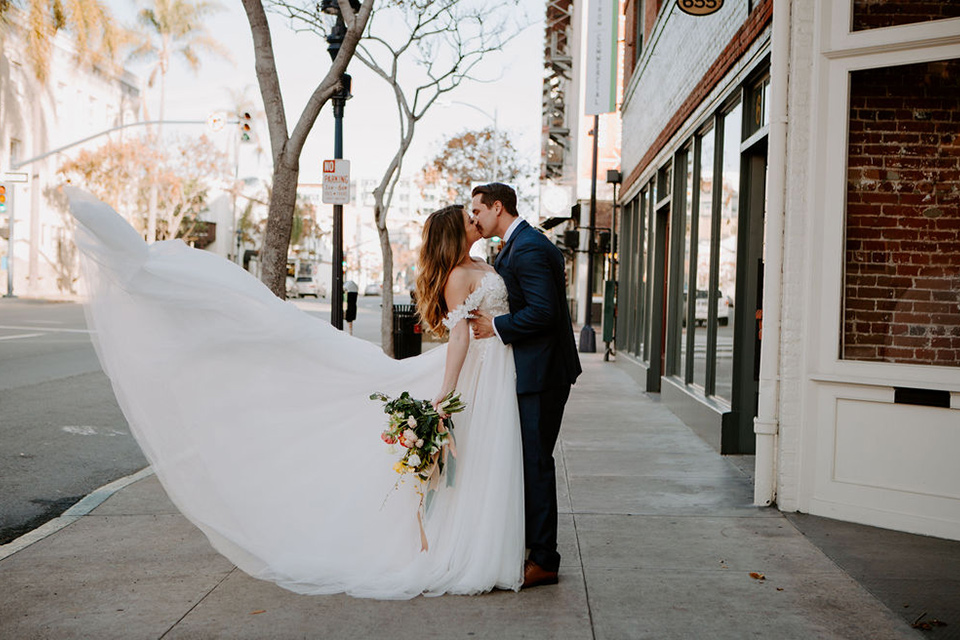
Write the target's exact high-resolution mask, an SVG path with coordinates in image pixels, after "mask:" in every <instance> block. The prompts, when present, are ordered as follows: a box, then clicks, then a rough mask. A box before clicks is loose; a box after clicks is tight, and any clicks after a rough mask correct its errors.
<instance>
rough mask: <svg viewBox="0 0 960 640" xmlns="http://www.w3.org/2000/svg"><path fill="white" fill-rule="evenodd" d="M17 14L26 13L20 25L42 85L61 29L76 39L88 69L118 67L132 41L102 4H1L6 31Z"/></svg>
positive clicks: (96, 0)
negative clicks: (12, 16)
mask: <svg viewBox="0 0 960 640" xmlns="http://www.w3.org/2000/svg"><path fill="white" fill-rule="evenodd" d="M15 10H20V11H22V16H23V17H22V19H21V20H18V22H21V24H22V27H23V30H24V40H25V41H26V42H25V44H26V47H25V48H26V55H27V60H28V61H29V63H30V67H31V69H32V70H33V74H34V76H36V78H37V80H38V81H39V82H40V83H41V84H42V83H44V82H46V80H47V76H48V74H49V72H50V58H51V56H52V54H53V38H54V37H55V36H56V35H57V32H58V31H60V30H61V29H62V30H64V31H66V32H68V33H70V35H71V36H72V38H73V41H74V46H75V47H76V56H77V63H78V64H80V65H82V66H84V67H87V68H93V67H95V66H108V65H109V66H112V65H114V64H115V63H116V61H117V56H118V52H119V51H120V49H121V48H122V47H123V46H124V44H125V43H126V42H127V40H128V38H129V33H128V32H127V31H126V30H125V29H124V28H123V27H121V26H120V25H119V24H117V22H116V20H114V18H113V15H112V14H111V13H110V10H109V8H108V7H107V5H106V4H105V3H104V2H103V1H102V0H69V1H68V2H63V0H25V1H24V2H12V1H11V0H0V22H2V23H3V27H4V28H5V27H6V26H7V23H8V22H9V20H10V14H11V11H15Z"/></svg>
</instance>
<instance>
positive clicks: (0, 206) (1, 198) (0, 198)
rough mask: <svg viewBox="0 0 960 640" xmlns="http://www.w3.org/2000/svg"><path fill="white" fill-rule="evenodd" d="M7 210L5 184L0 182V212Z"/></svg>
mask: <svg viewBox="0 0 960 640" xmlns="http://www.w3.org/2000/svg"><path fill="white" fill-rule="evenodd" d="M6 212H7V185H5V184H0V213H6Z"/></svg>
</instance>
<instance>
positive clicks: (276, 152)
mask: <svg viewBox="0 0 960 640" xmlns="http://www.w3.org/2000/svg"><path fill="white" fill-rule="evenodd" d="M338 5H339V7H340V13H341V15H342V16H343V21H344V24H345V25H346V27H347V31H346V34H345V35H344V37H343V42H342V43H341V45H340V51H339V53H337V58H336V60H334V61H333V64H332V65H330V69H328V70H327V74H326V75H325V76H324V78H323V80H322V81H321V82H320V84H318V85H317V88H316V89H314V91H313V94H312V95H311V96H310V99H309V100H308V101H307V104H306V106H305V107H304V108H303V112H302V113H301V114H300V119H299V120H298V121H297V123H296V125H295V126H294V128H293V131H292V132H291V131H290V130H289V129H288V127H287V116H286V112H285V111H284V105H283V95H282V94H281V91H280V80H279V78H278V77H277V64H276V60H275V59H274V55H273V40H272V38H271V36H270V25H269V24H268V23H267V14H266V12H265V11H264V8H263V2H262V1H261V0H243V8H244V10H245V11H246V12H247V20H248V21H249V22H250V31H251V33H252V34H253V47H254V55H255V56H256V69H257V82H258V83H259V85H260V95H261V96H262V97H263V107H264V110H265V111H266V118H267V131H268V132H269V135H270V151H271V155H272V157H273V193H272V196H271V198H270V208H269V213H268V214H267V229H266V233H265V237H264V242H263V252H262V255H261V265H262V269H263V270H262V273H261V276H260V277H261V279H262V280H263V282H264V284H266V285H267V286H268V287H269V288H270V290H271V291H273V293H274V294H276V295H277V296H279V297H280V298H284V297H286V274H287V250H288V248H289V246H290V233H291V231H292V228H293V212H294V209H295V208H296V205H297V181H298V179H299V177H300V154H301V153H302V151H303V145H304V142H306V139H307V135H308V134H309V133H310V130H311V129H312V128H313V125H314V123H315V122H316V120H317V116H318V115H319V114H320V109H322V108H323V105H325V104H326V103H327V101H328V100H330V98H332V97H333V96H334V95H335V94H336V93H337V92H338V91H340V90H341V88H342V87H341V77H342V76H343V73H344V71H346V69H347V63H348V62H350V59H351V58H352V57H353V55H354V52H355V51H356V49H357V42H358V41H359V40H360V34H362V33H363V31H364V29H365V28H366V26H367V21H368V20H369V19H370V14H371V11H372V10H373V0H364V2H363V4H362V5H361V7H360V10H359V11H357V12H354V10H353V9H352V8H351V6H350V2H348V0H338ZM310 6H311V7H312V9H311V10H312V11H316V6H317V5H316V3H312V2H311V3H310ZM304 11H306V9H304ZM313 19H314V20H317V21H318V22H319V21H320V19H321V18H320V16H319V15H316V14H313Z"/></svg>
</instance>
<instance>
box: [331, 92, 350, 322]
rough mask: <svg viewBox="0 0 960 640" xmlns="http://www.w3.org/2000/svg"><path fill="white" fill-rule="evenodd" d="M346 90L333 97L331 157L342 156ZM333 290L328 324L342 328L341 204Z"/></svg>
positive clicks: (338, 206)
mask: <svg viewBox="0 0 960 640" xmlns="http://www.w3.org/2000/svg"><path fill="white" fill-rule="evenodd" d="M346 94H347V92H346V91H341V92H339V93H338V94H337V95H335V96H334V97H333V126H334V129H333V132H334V134H333V157H334V159H335V160H339V159H341V158H342V157H343V111H344V107H345V106H346V104H347V95H346ZM332 281H333V285H332V289H333V291H331V292H330V324H332V325H333V326H334V327H336V328H337V329H340V330H341V331H342V330H343V205H342V204H335V205H333V278H332Z"/></svg>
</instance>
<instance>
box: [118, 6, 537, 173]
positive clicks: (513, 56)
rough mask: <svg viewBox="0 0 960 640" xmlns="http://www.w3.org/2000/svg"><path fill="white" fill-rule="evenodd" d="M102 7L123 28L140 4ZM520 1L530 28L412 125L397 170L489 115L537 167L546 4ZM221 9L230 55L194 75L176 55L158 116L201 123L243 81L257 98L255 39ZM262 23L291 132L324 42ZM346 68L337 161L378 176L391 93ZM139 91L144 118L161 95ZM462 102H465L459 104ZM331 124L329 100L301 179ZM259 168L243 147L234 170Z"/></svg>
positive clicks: (325, 147) (240, 15) (218, 18)
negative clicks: (347, 86)
mask: <svg viewBox="0 0 960 640" xmlns="http://www.w3.org/2000/svg"><path fill="white" fill-rule="evenodd" d="M108 3H109V4H110V5H111V7H112V8H113V9H114V11H115V13H116V15H117V16H118V17H119V19H120V20H121V21H122V22H124V23H125V24H128V25H132V24H133V23H134V21H135V16H136V10H137V8H138V7H139V6H141V4H140V0H138V1H137V2H135V1H133V0H108ZM518 4H519V6H518V8H517V9H511V13H513V14H515V15H510V16H508V18H509V19H515V20H516V21H517V23H519V24H529V26H528V27H527V28H526V29H525V30H524V31H523V32H522V33H521V35H520V36H519V37H517V38H514V39H513V40H512V41H511V42H509V43H508V44H507V45H506V46H505V47H504V49H503V51H502V52H500V53H499V54H493V55H489V56H487V57H486V58H485V59H484V60H483V62H482V63H481V65H480V67H479V68H478V73H477V75H478V76H480V77H482V78H484V79H486V80H488V81H487V82H484V83H479V82H471V81H467V82H466V83H464V85H462V86H461V87H460V88H459V89H457V90H456V91H454V92H452V93H450V94H447V97H446V98H445V100H446V101H447V102H448V103H449V104H448V105H447V106H434V107H433V108H432V109H431V111H430V112H429V115H428V116H427V117H426V118H425V119H423V120H421V121H420V123H419V124H418V127H417V132H416V135H415V138H414V142H413V145H412V147H411V149H410V151H409V152H408V154H407V159H406V160H405V162H404V170H403V173H404V175H415V174H416V173H417V171H418V170H419V169H420V167H422V166H423V165H424V163H425V162H427V160H429V158H430V157H431V156H432V155H433V154H434V153H435V152H436V151H437V150H439V148H440V144H441V143H442V141H443V140H445V139H446V138H448V137H450V136H452V135H455V134H457V133H460V132H461V131H463V130H465V129H468V128H474V129H476V128H482V127H485V126H489V125H491V124H492V121H493V116H496V120H497V125H498V128H499V129H500V130H502V131H505V132H507V133H508V134H510V135H512V136H513V139H514V141H515V143H516V146H517V148H518V149H519V150H520V151H521V153H523V154H525V155H526V156H527V157H528V158H529V161H530V162H531V163H532V164H533V166H537V165H538V164H539V153H540V131H541V90H542V78H543V13H544V3H543V2H542V0H539V1H538V0H519V2H518ZM223 7H224V10H223V11H221V12H219V13H217V14H215V15H213V16H211V17H210V18H209V21H208V26H209V30H210V32H211V33H212V34H213V35H214V37H215V38H217V39H218V40H219V41H220V42H222V43H223V44H224V45H225V46H226V47H227V48H228V49H229V51H230V52H231V56H232V61H224V60H220V59H217V58H215V57H213V56H209V55H208V56H205V57H204V59H203V66H202V68H201V69H200V71H199V73H198V74H194V73H193V72H192V71H191V70H190V69H189V67H188V66H187V65H186V64H185V63H183V62H182V61H179V60H178V61H176V62H175V63H174V64H173V65H172V68H171V71H170V72H169V74H168V76H167V100H166V114H165V119H169V120H177V119H184V120H204V119H206V118H207V116H208V115H209V114H210V113H212V112H214V111H217V110H223V109H227V108H229V107H230V106H231V98H230V93H229V92H228V91H229V90H233V91H237V90H243V89H244V87H248V91H249V95H250V96H252V97H254V98H256V99H257V102H258V103H259V89H258V87H257V82H256V73H255V69H254V54H253V41H252V37H251V35H250V28H249V24H248V22H247V18H246V14H245V13H244V11H243V7H242V5H241V4H240V2H239V0H223ZM270 22H271V33H272V37H273V43H274V53H275V56H276V60H277V69H278V74H279V77H280V84H281V88H282V91H283V98H284V105H285V108H286V111H287V120H288V126H289V127H290V128H291V129H292V127H293V126H294V123H295V122H296V120H297V119H298V118H299V115H300V112H301V110H302V109H303V106H304V105H305V104H306V101H307V99H308V97H309V96H310V94H311V93H312V92H313V90H314V89H315V87H316V86H317V84H318V83H319V82H320V81H321V80H322V78H323V76H324V74H325V73H326V71H327V69H328V68H329V65H330V57H329V54H328V53H327V50H326V46H327V43H326V42H325V41H324V40H322V39H321V37H320V36H318V35H316V34H314V33H309V32H304V33H297V32H295V31H294V30H292V29H291V28H290V26H289V24H288V23H287V21H286V20H285V19H283V18H281V17H279V16H271V18H270ZM128 68H130V70H131V71H133V72H135V73H138V74H140V75H141V77H143V78H146V77H147V76H148V74H149V71H148V67H147V66H146V65H145V64H143V63H131V64H129V65H128ZM348 72H349V73H350V74H351V75H352V76H353V88H352V93H353V96H354V97H353V98H352V99H351V100H350V101H349V102H348V103H347V106H346V112H345V117H344V157H345V158H347V159H348V160H350V162H351V176H352V177H358V178H360V177H362V178H379V177H380V176H381V175H382V173H383V171H384V170H385V168H386V166H387V163H388V162H389V159H390V158H391V157H392V156H393V154H394V152H395V150H396V148H397V144H398V141H399V129H398V120H397V111H396V106H395V102H394V99H393V94H392V91H391V90H390V89H389V86H388V85H387V83H386V82H385V81H384V80H382V79H380V78H379V77H377V76H375V75H374V74H373V73H372V72H370V71H368V70H367V69H366V67H364V66H363V65H362V64H361V63H360V62H359V61H358V60H355V61H353V62H351V64H350V67H349V69H348ZM146 91H147V99H148V100H149V101H150V110H151V114H156V112H157V106H158V105H159V92H158V91H156V90H155V89H147V90H146ZM460 102H464V103H468V104H470V105H473V107H469V106H464V105H462V104H458V103H460ZM478 109H479V110H480V111H478ZM481 111H482V112H485V113H482V112H481ZM485 114H486V115H485ZM333 128H334V125H333V115H332V104H331V103H328V104H327V105H326V106H325V107H324V108H323V110H322V111H321V114H320V116H319V118H318V119H317V122H316V124H315V125H314V128H313V130H312V132H311V134H310V136H309V138H308V140H307V143H306V145H305V148H304V151H303V154H302V156H301V162H300V181H301V183H310V182H319V181H320V173H321V170H320V167H321V162H322V160H323V159H325V158H331V157H333ZM255 129H256V132H257V134H258V135H259V136H260V137H261V139H262V142H263V146H264V148H265V149H269V138H268V135H267V132H266V124H265V122H264V121H262V120H261V121H260V122H257V123H256V125H255ZM234 132H235V130H233V129H231V128H229V127H228V128H226V129H224V131H221V132H219V133H215V134H209V133H208V135H212V136H213V137H214V139H215V140H217V141H218V142H222V143H223V144H224V146H225V147H226V146H227V142H228V138H227V136H229V135H233V134H234ZM183 134H184V135H190V134H192V135H197V130H196V127H193V128H192V129H189V128H188V129H184V130H183ZM264 170H265V168H263V167H261V169H260V171H259V172H258V163H257V161H256V158H255V155H254V153H253V148H252V146H248V147H247V148H246V149H244V153H243V154H242V155H241V159H240V169H239V172H240V176H241V177H245V176H250V175H257V174H258V173H261V172H263V171H264Z"/></svg>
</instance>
